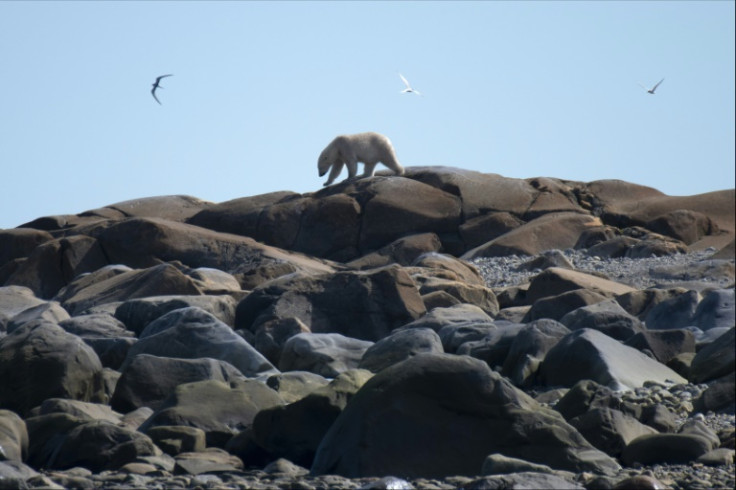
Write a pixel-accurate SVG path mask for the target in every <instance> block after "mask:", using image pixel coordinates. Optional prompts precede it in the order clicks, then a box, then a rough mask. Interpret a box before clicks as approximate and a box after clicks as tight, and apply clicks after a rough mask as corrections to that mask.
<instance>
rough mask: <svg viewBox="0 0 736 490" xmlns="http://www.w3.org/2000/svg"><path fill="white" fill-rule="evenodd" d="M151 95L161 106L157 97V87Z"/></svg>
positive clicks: (152, 90)
mask: <svg viewBox="0 0 736 490" xmlns="http://www.w3.org/2000/svg"><path fill="white" fill-rule="evenodd" d="M151 95H153V98H154V99H156V102H158V103H159V104H161V101H160V100H158V97H156V88H155V87H154V88H152V89H151Z"/></svg>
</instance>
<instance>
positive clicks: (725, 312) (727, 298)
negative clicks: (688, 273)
mask: <svg viewBox="0 0 736 490" xmlns="http://www.w3.org/2000/svg"><path fill="white" fill-rule="evenodd" d="M693 321H694V322H695V325H696V326H697V327H698V328H700V329H701V330H710V329H711V328H718V327H733V326H734V325H736V292H734V290H733V289H715V290H711V291H708V292H707V293H706V294H705V296H704V297H703V300H702V301H701V302H700V303H698V307H697V308H696V309H695V315H694V317H693Z"/></svg>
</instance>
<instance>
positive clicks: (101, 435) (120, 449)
mask: <svg viewBox="0 0 736 490" xmlns="http://www.w3.org/2000/svg"><path fill="white" fill-rule="evenodd" d="M157 451H158V448H157V447H156V446H155V445H154V444H153V441H151V439H150V438H149V437H148V436H146V435H145V434H142V433H140V432H138V431H134V430H130V429H128V428H125V427H121V426H118V425H114V424H111V423H110V422H104V421H101V422H97V421H95V422H86V423H83V424H82V425H79V426H77V427H75V428H74V429H72V430H71V431H69V432H68V433H67V434H66V436H65V437H64V439H63V440H62V442H61V444H60V445H59V449H58V451H57V452H56V453H55V454H54V455H53V456H52V458H51V461H50V462H49V467H51V468H56V469H67V468H73V467H75V466H82V467H85V468H88V469H90V470H92V471H94V472H99V471H102V470H105V469H117V468H120V467H121V466H123V465H124V464H127V463H130V462H132V461H134V460H135V459H136V458H137V457H138V456H145V455H156V454H157Z"/></svg>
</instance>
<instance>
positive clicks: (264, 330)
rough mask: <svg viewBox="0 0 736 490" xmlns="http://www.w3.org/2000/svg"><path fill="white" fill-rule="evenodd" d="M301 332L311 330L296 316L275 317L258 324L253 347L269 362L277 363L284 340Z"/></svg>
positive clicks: (286, 340)
mask: <svg viewBox="0 0 736 490" xmlns="http://www.w3.org/2000/svg"><path fill="white" fill-rule="evenodd" d="M248 333H250V332H248ZM301 333H305V334H307V333H312V332H311V331H310V330H309V327H307V326H306V325H305V324H304V322H302V321H301V320H299V319H298V318H294V317H286V318H276V319H273V320H270V321H267V322H265V323H261V324H260V325H259V326H258V329H257V330H256V333H255V336H254V339H253V347H255V348H256V350H258V352H260V353H261V354H263V355H264V356H265V357H266V359H268V360H269V361H271V363H273V364H274V365H278V364H279V360H280V359H281V354H282V353H283V350H284V345H285V344H286V342H288V341H289V339H291V338H292V337H293V336H295V335H298V334H301Z"/></svg>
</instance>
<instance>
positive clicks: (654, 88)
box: [639, 78, 664, 95]
mask: <svg viewBox="0 0 736 490" xmlns="http://www.w3.org/2000/svg"><path fill="white" fill-rule="evenodd" d="M662 82H664V78H663V79H662V80H660V81H658V82H657V84H656V85H655V86H654V87H652V88H646V87H645V86H644V85H642V84H641V83H640V84H639V86H640V87H641V88H643V89H644V90H646V91H647V92H649V93H650V94H652V95H654V91H655V90H657V87H659V84H660V83H662Z"/></svg>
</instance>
